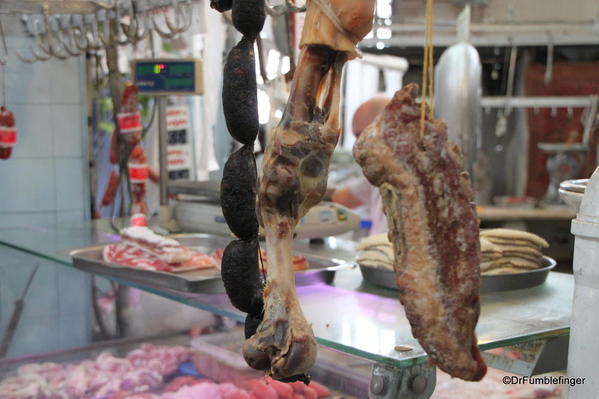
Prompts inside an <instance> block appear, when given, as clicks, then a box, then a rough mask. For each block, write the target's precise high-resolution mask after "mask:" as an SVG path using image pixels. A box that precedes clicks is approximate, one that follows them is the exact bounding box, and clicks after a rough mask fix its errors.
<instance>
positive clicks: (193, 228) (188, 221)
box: [168, 181, 360, 238]
mask: <svg viewBox="0 0 599 399" xmlns="http://www.w3.org/2000/svg"><path fill="white" fill-rule="evenodd" d="M168 191H169V194H177V195H178V196H179V200H177V201H176V202H175V205H174V212H173V217H174V219H175V220H176V221H177V224H178V225H179V227H181V229H182V230H183V231H188V232H204V233H211V234H218V235H230V234H231V230H229V227H228V226H227V224H226V223H225V218H224V216H223V212H222V210H221V207H220V200H219V197H220V182H217V181H206V182H189V181H186V182H185V181H177V182H171V183H170V184H169V190H168ZM359 227H360V217H359V216H358V215H357V214H356V213H354V212H353V211H351V210H350V209H348V208H346V207H344V206H342V205H339V204H336V203H333V202H321V203H320V204H318V205H316V206H314V207H313V208H311V209H310V210H309V211H308V213H307V214H306V215H305V216H304V217H303V218H301V219H300V221H299V223H298V225H297V227H296V229H295V233H296V235H295V238H323V237H329V236H335V235H339V234H343V233H346V232H348V231H353V230H356V229H358V228H359Z"/></svg>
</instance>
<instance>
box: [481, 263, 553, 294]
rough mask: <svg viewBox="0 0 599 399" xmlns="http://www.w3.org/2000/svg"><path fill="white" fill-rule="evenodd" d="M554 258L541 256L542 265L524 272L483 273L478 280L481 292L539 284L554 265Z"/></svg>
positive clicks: (516, 288)
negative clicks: (479, 280)
mask: <svg viewBox="0 0 599 399" xmlns="http://www.w3.org/2000/svg"><path fill="white" fill-rule="evenodd" d="M555 265H556V263H555V260H553V259H552V258H549V257H547V256H544V257H543V264H542V267H541V268H539V269H534V270H531V271H528V272H524V273H513V274H499V275H496V276H487V275H483V276H482V278H481V282H480V292H481V294H487V293H490V292H499V291H511V290H519V289H522V288H530V287H535V286H537V285H541V284H543V283H544V282H545V280H546V279H547V275H549V272H550V271H551V269H553V268H554V267H555Z"/></svg>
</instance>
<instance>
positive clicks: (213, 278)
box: [70, 234, 353, 294]
mask: <svg viewBox="0 0 599 399" xmlns="http://www.w3.org/2000/svg"><path fill="white" fill-rule="evenodd" d="M171 237H172V238H174V239H176V240H177V241H179V242H180V243H181V244H182V245H185V246H187V247H190V248H193V249H196V250H198V251H201V252H203V253H206V254H211V253H213V252H214V250H216V249H218V248H224V247H225V246H227V244H228V243H229V241H231V240H230V239H229V238H227V237H219V236H213V235H208V234H179V235H173V236H171ZM104 247H105V245H98V246H93V247H87V248H81V249H76V250H74V251H72V252H71V253H70V255H71V256H72V258H73V263H74V266H75V267H76V268H78V269H81V270H85V271H88V272H90V273H94V274H99V275H104V276H110V277H117V278H123V279H127V280H129V281H132V282H135V283H140V284H149V285H151V286H153V287H155V288H169V289H173V290H177V291H185V292H196V293H204V294H216V293H223V292H225V290H224V286H223V282H222V279H221V275H220V270H219V269H217V268H213V269H202V270H191V271H188V272H182V273H168V272H160V271H152V270H142V269H136V268H133V267H129V266H123V265H118V264H114V263H110V262H105V261H104V259H103V258H102V250H103V249H104ZM294 254H295V255H303V256H304V257H305V258H306V259H307V260H308V264H309V269H308V270H305V271H298V272H296V274H295V281H296V284H297V285H298V286H307V285H312V284H318V283H327V284H329V283H331V282H332V281H333V279H334V278H335V272H336V271H338V270H344V269H348V268H351V267H353V265H352V264H351V263H349V262H342V261H338V260H331V259H328V258H324V257H319V256H315V255H310V254H302V253H297V252H295V253H294Z"/></svg>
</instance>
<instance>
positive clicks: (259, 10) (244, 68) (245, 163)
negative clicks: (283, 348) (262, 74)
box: [210, 0, 266, 339]
mask: <svg viewBox="0 0 599 399" xmlns="http://www.w3.org/2000/svg"><path fill="white" fill-rule="evenodd" d="M210 6H211V7H212V8H214V9H216V10H218V11H220V12H224V11H228V10H230V9H231V10H232V16H233V25H234V26H235V28H236V29H237V30H238V31H239V32H241V33H242V34H243V37H242V38H241V40H240V41H239V43H237V45H236V46H235V47H233V48H232V49H231V51H230V52H229V55H228V56H227V61H226V63H225V67H224V73H223V94H222V95H223V98H222V99H223V110H224V114H225V120H226V123H227V128H228V130H229V133H230V134H231V136H232V137H233V138H234V139H235V140H237V141H239V142H240V143H242V144H243V147H241V148H240V149H239V150H237V151H236V152H234V153H233V154H231V156H230V157H229V159H228V160H227V162H226V163H225V167H224V170H223V179H222V181H221V194H220V199H221V206H222V210H223V216H224V217H225V221H226V222H227V224H228V226H229V228H230V229H231V231H232V232H233V234H235V235H236V236H237V238H238V239H237V240H233V241H231V243H229V245H228V246H227V247H226V248H225V251H224V253H223V260H222V270H221V273H222V279H223V282H224V285H225V290H226V292H227V295H228V296H229V299H230V300H231V303H232V304H233V305H234V306H235V307H236V308H238V309H239V310H241V311H243V312H245V313H247V317H246V321H245V337H246V339H247V338H249V337H251V336H252V335H254V333H255V332H256V328H257V327H258V325H259V324H260V322H261V321H262V317H263V313H264V301H263V298H262V291H263V288H264V281H263V279H262V276H261V274H260V269H259V264H258V262H259V259H258V256H259V255H258V253H259V250H258V249H259V246H258V219H257V217H256V185H257V179H258V174H257V171H256V160H255V158H254V150H253V148H254V140H255V139H256V136H257V134H258V129H259V122H258V95H257V85H256V70H255V68H256V67H255V65H256V64H255V60H254V40H255V39H256V37H257V36H258V34H259V33H260V31H261V30H262V27H263V26H264V20H265V17H266V15H265V9H264V1H263V0H233V1H231V0H228V1H227V0H212V1H211V2H210Z"/></svg>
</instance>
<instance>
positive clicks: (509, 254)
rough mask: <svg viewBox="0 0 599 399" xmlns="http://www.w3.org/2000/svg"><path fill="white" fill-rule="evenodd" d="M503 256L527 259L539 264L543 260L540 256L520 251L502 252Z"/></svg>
mask: <svg viewBox="0 0 599 399" xmlns="http://www.w3.org/2000/svg"><path fill="white" fill-rule="evenodd" d="M503 256H505V257H508V258H520V259H524V260H528V261H531V262H535V263H536V264H538V265H540V264H541V263H542V262H543V258H542V257H541V256H535V255H529V254H525V253H522V252H504V253H503Z"/></svg>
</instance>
